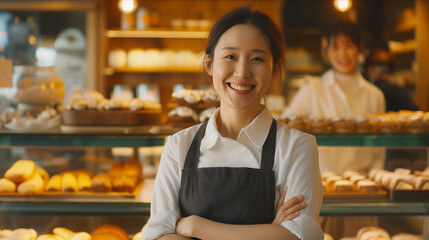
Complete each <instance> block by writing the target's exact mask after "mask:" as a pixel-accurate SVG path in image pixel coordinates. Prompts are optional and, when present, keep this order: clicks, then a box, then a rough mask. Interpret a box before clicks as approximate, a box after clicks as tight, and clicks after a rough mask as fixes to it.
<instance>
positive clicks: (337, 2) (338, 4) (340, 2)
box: [334, 0, 352, 12]
mask: <svg viewBox="0 0 429 240" xmlns="http://www.w3.org/2000/svg"><path fill="white" fill-rule="evenodd" d="M334 6H335V8H336V9H337V10H338V11H340V12H347V11H348V10H350V8H351V7H352V0H334Z"/></svg>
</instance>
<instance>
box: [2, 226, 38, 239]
mask: <svg viewBox="0 0 429 240" xmlns="http://www.w3.org/2000/svg"><path fill="white" fill-rule="evenodd" d="M36 239H37V233H36V231H34V229H26V228H18V229H15V230H13V232H12V234H11V235H10V236H9V238H8V240H36Z"/></svg>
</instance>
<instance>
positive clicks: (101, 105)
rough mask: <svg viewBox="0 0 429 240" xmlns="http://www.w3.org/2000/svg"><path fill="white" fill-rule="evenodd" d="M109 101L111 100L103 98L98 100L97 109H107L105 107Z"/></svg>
mask: <svg viewBox="0 0 429 240" xmlns="http://www.w3.org/2000/svg"><path fill="white" fill-rule="evenodd" d="M108 102H109V100H107V99H102V100H100V101H99V102H98V104H97V109H98V110H100V111H101V110H104V109H105V107H106V104H107V103H108Z"/></svg>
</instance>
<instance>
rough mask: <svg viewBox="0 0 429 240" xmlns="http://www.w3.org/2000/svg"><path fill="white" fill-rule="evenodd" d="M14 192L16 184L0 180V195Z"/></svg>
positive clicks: (4, 179) (7, 180) (3, 179)
mask: <svg viewBox="0 0 429 240" xmlns="http://www.w3.org/2000/svg"><path fill="white" fill-rule="evenodd" d="M15 191H16V184H15V183H14V182H12V181H11V180H9V179H6V178H2V179H0V193H13V192H15Z"/></svg>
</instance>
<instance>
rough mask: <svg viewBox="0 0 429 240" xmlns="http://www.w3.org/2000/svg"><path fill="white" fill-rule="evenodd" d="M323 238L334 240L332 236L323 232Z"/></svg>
mask: <svg viewBox="0 0 429 240" xmlns="http://www.w3.org/2000/svg"><path fill="white" fill-rule="evenodd" d="M323 235H324V236H323V240H334V238H333V237H332V236H331V235H329V234H328V233H323Z"/></svg>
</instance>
